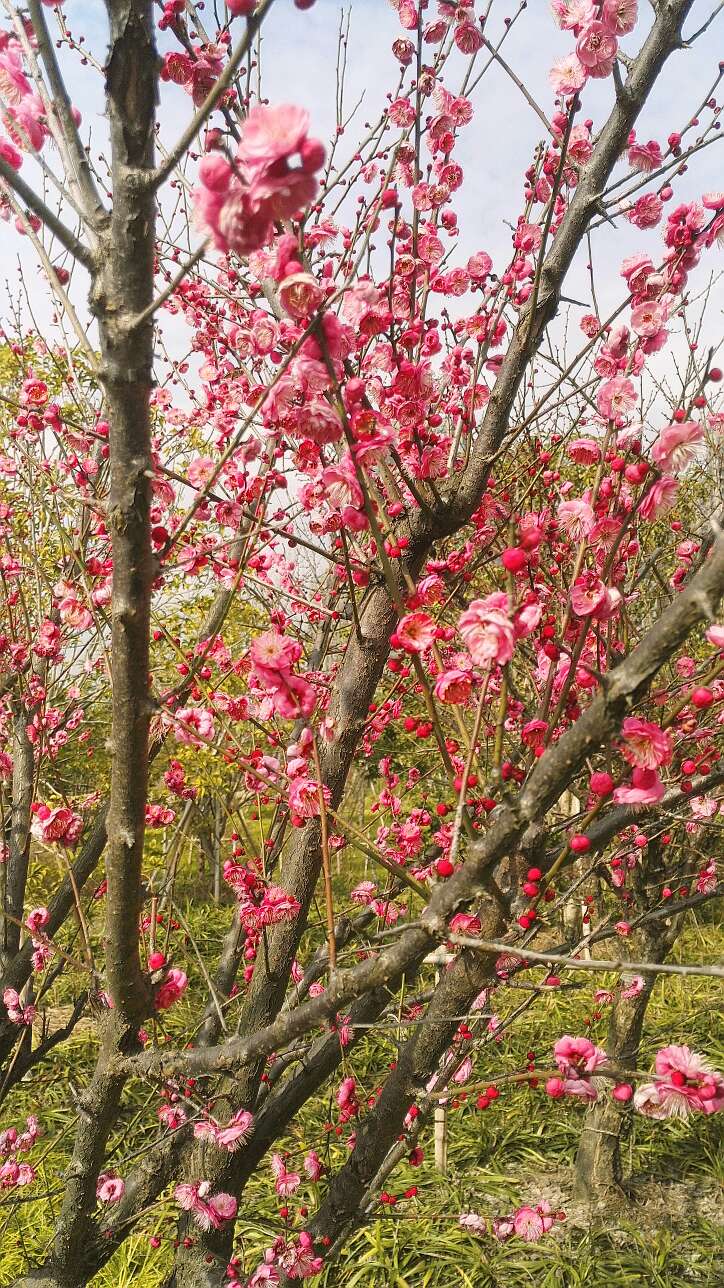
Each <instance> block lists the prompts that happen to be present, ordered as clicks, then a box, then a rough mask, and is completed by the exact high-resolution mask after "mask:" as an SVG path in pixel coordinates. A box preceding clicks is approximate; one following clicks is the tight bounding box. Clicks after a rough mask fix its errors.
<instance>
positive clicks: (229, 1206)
mask: <svg viewBox="0 0 724 1288" xmlns="http://www.w3.org/2000/svg"><path fill="white" fill-rule="evenodd" d="M210 1190H211V1182H210V1181H194V1182H192V1183H188V1184H186V1183H184V1184H181V1185H177V1186H176V1188H175V1190H174V1192H173V1195H174V1198H175V1200H176V1202H177V1203H178V1205H179V1207H180V1208H183V1210H184V1211H185V1212H191V1213H192V1215H193V1218H194V1221H195V1222H196V1224H197V1225H198V1226H200V1227H201V1229H202V1230H211V1229H212V1228H213V1229H214V1230H220V1229H221V1226H222V1225H223V1224H224V1221H231V1220H232V1219H233V1218H234V1217H235V1216H236V1209H237V1206H238V1204H237V1201H236V1199H235V1198H234V1197H233V1195H232V1194H225V1193H224V1192H223V1191H222V1192H220V1193H218V1194H211V1193H210Z"/></svg>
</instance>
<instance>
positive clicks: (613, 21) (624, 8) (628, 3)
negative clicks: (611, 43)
mask: <svg viewBox="0 0 724 1288" xmlns="http://www.w3.org/2000/svg"><path fill="white" fill-rule="evenodd" d="M638 16H639V13H638V0H603V9H602V10H601V22H602V23H603V24H604V26H605V27H606V28H607V30H608V31H610V32H612V33H613V35H614V36H628V35H629V34H630V32H632V31H633V29H634V27H635V26H636V22H637V20H638Z"/></svg>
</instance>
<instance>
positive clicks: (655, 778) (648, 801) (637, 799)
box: [613, 769, 664, 805]
mask: <svg viewBox="0 0 724 1288" xmlns="http://www.w3.org/2000/svg"><path fill="white" fill-rule="evenodd" d="M663 795H664V784H663V783H662V781H661V779H660V778H659V775H658V773H657V772H656V770H655V769H634V771H633V773H632V775H631V783H630V784H629V785H624V786H623V787H617V788H616V790H615V791H614V793H613V799H614V802H615V804H616V805H655V804H656V802H657V801H660V800H661V798H662V796H663Z"/></svg>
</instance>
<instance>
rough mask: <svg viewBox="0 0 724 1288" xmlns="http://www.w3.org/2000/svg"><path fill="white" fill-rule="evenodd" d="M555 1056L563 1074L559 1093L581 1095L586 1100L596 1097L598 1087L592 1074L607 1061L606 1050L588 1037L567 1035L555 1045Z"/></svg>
mask: <svg viewBox="0 0 724 1288" xmlns="http://www.w3.org/2000/svg"><path fill="white" fill-rule="evenodd" d="M553 1058H554V1060H555V1062H556V1064H557V1065H558V1068H559V1069H560V1072H561V1075H562V1078H561V1089H560V1091H559V1092H558V1093H557V1094H559V1095H561V1094H562V1095H568V1096H580V1097H581V1098H582V1099H584V1100H595V1099H596V1097H597V1092H596V1088H595V1087H594V1086H592V1084H591V1082H590V1076H591V1074H593V1073H595V1071H596V1069H598V1068H600V1066H601V1065H602V1064H605V1063H606V1061H607V1056H606V1052H605V1051H603V1050H602V1049H601V1047H597V1046H594V1044H593V1043H592V1042H590V1041H589V1039H588V1038H572V1037H570V1036H568V1035H566V1036H565V1037H562V1038H559V1039H558V1041H557V1042H556V1044H555V1046H554V1047H553ZM555 1081H557V1080H555ZM551 1094H552V1093H551Z"/></svg>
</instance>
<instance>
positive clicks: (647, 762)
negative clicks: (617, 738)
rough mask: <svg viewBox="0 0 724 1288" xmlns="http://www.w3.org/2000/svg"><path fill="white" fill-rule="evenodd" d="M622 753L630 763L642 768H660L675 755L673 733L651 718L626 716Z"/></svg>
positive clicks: (622, 732) (623, 725)
mask: <svg viewBox="0 0 724 1288" xmlns="http://www.w3.org/2000/svg"><path fill="white" fill-rule="evenodd" d="M621 737H622V739H623V746H622V748H621V753H622V755H623V757H624V759H625V760H627V761H628V763H629V764H630V765H637V766H638V767H639V768H640V769H658V768H659V766H660V765H668V764H669V763H670V761H671V757H672V755H673V746H672V742H671V734H670V733H669V732H668V730H666V729H662V728H661V726H660V725H657V724H655V723H654V722H653V721H651V720H640V719H639V717H638V716H626V719H625V720H624V722H623V724H622V725H621Z"/></svg>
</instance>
